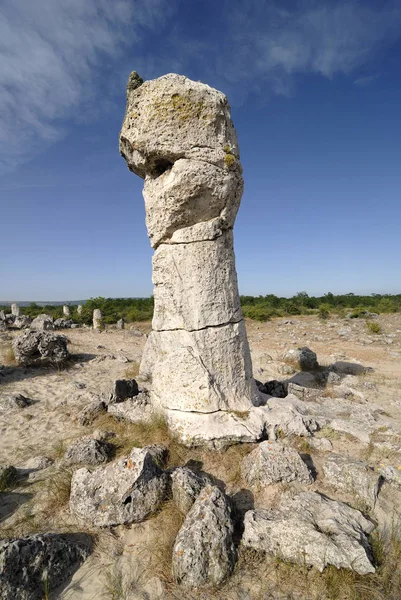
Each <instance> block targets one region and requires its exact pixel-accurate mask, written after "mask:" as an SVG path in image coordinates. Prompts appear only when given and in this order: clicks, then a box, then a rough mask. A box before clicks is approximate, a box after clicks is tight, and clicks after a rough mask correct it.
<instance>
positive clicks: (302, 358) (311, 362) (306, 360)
mask: <svg viewBox="0 0 401 600" xmlns="http://www.w3.org/2000/svg"><path fill="white" fill-rule="evenodd" d="M283 360H284V361H288V362H290V363H292V364H294V365H296V366H297V367H298V368H299V369H300V370H301V371H314V370H315V369H317V368H318V366H319V364H318V362H317V356H316V354H315V352H313V351H312V350H310V349H309V348H307V347H303V348H296V349H292V350H286V351H285V352H284V354H283Z"/></svg>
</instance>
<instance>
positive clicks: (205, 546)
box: [173, 485, 236, 588]
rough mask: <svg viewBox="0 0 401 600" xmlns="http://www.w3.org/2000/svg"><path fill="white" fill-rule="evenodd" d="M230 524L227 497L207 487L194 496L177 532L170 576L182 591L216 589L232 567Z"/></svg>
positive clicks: (233, 554)
mask: <svg viewBox="0 0 401 600" xmlns="http://www.w3.org/2000/svg"><path fill="white" fill-rule="evenodd" d="M233 530H234V527H233V522H232V519H231V509H230V506H229V503H228V499H227V497H226V496H225V495H224V494H223V492H221V491H220V490H219V489H218V488H217V487H215V486H212V485H207V486H206V487H205V488H203V490H202V491H201V492H200V494H199V495H198V497H197V499H196V500H195V503H194V504H193V506H192V508H191V510H190V511H189V513H188V514H187V517H186V519H185V521H184V523H183V525H182V527H181V529H180V531H179V532H178V535H177V538H176V540H175V544H174V549H173V575H174V577H175V579H176V581H177V582H178V583H180V584H182V585H184V586H186V587H193V588H199V587H212V586H217V585H220V584H221V583H222V582H223V581H224V580H225V579H226V578H227V577H228V576H229V575H230V574H231V573H232V570H233V568H234V565H235V560H236V551H235V547H234V543H233Z"/></svg>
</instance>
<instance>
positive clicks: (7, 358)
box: [0, 344, 17, 367]
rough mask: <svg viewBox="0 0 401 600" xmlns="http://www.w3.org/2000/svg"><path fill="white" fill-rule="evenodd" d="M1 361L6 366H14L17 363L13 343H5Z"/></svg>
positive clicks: (0, 356)
mask: <svg viewBox="0 0 401 600" xmlns="http://www.w3.org/2000/svg"><path fill="white" fill-rule="evenodd" d="M0 363H2V364H3V365H4V366H5V367H14V366H16V365H17V361H16V360H15V356H14V350H13V348H12V346H11V344H5V345H4V346H3V348H2V349H1V354H0Z"/></svg>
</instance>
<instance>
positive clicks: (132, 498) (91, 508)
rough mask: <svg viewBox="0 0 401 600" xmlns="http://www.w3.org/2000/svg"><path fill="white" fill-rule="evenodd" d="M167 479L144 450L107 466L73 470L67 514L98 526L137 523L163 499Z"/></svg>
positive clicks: (137, 450)
mask: <svg viewBox="0 0 401 600" xmlns="http://www.w3.org/2000/svg"><path fill="white" fill-rule="evenodd" d="M167 487H168V477H167V474H166V473H164V472H163V471H162V470H161V469H160V468H159V467H158V466H157V465H156V463H155V462H154V460H153V457H152V455H151V453H150V452H149V451H148V450H146V448H134V449H133V450H132V452H131V454H130V455H129V456H128V457H127V458H124V459H121V460H118V461H117V462H115V463H112V464H110V465H108V466H106V467H98V468H97V469H95V470H94V471H92V472H90V471H88V469H78V471H75V473H74V474H73V477H72V481H71V496H70V511H71V512H72V513H73V514H74V515H75V516H76V517H78V518H79V519H81V520H82V521H83V522H86V523H91V524H92V525H96V526H98V527H107V526H110V525H120V524H124V523H138V522H140V521H143V520H144V519H146V517H148V516H149V515H150V514H152V513H153V512H155V511H156V510H157V509H158V508H159V506H160V504H161V503H162V501H163V500H164V498H165V496H166V493H167Z"/></svg>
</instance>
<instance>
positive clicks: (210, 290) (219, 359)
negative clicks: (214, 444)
mask: <svg viewBox="0 0 401 600" xmlns="http://www.w3.org/2000/svg"><path fill="white" fill-rule="evenodd" d="M120 151H121V154H122V155H123V157H124V158H125V159H126V161H127V164H128V167H129V169H130V170H132V171H133V172H134V173H136V174H137V175H139V176H140V177H142V178H143V179H144V180H145V181H144V191H143V195H144V199H145V210H146V225H147V229H148V234H149V238H150V242H151V244H152V247H153V248H154V249H155V254H154V257H153V283H154V286H155V287H154V298H155V308H154V317H153V331H152V333H151V334H150V336H149V339H148V342H147V345H146V348H145V351H144V354H143V357H142V363H141V367H140V374H141V377H142V380H143V381H146V382H147V385H148V386H149V387H150V397H151V402H152V404H153V405H154V406H155V407H156V408H158V409H161V410H162V411H164V412H166V411H174V412H177V413H179V414H178V416H177V419H171V420H174V421H175V423H177V422H178V423H180V425H179V427H180V430H181V439H185V438H186V428H187V426H188V423H187V420H186V415H187V414H203V415H204V418H205V419H206V420H207V419H208V415H210V414H211V413H213V414H215V413H217V412H220V411H241V412H245V411H249V410H250V409H251V407H252V405H253V404H254V403H255V404H257V403H258V402H257V398H258V391H257V389H256V386H255V383H254V380H253V378H252V365H251V358H250V352H249V346H248V341H247V337H246V332H245V327H244V321H243V316H242V312H241V307H240V301H239V295H238V285H237V276H236V271H235V260H234V252H233V234H232V228H233V226H234V221H235V217H236V214H237V211H238V207H239V204H240V200H241V195H242V189H243V181H242V175H241V172H242V170H241V165H240V162H239V152H238V142H237V138H236V134H235V130H234V127H233V124H232V122H231V118H230V107H229V105H228V102H227V99H226V97H225V96H224V94H222V93H221V92H219V91H217V90H215V89H213V88H211V87H209V86H207V85H205V84H203V83H200V82H195V81H191V80H189V79H187V78H186V77H183V76H180V75H175V74H169V75H165V76H163V77H160V78H158V79H155V80H152V81H147V82H145V83H143V82H142V80H141V78H140V77H139V76H138V75H137V74H136V73H132V74H131V76H130V80H129V82H128V88H127V109H126V115H125V119H124V122H123V126H122V130H121V135H120ZM179 415H183V419H181V417H180V416H179ZM222 433H223V432H222ZM198 435H199V436H201V435H202V434H201V430H200V429H198ZM253 439H257V438H253Z"/></svg>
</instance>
